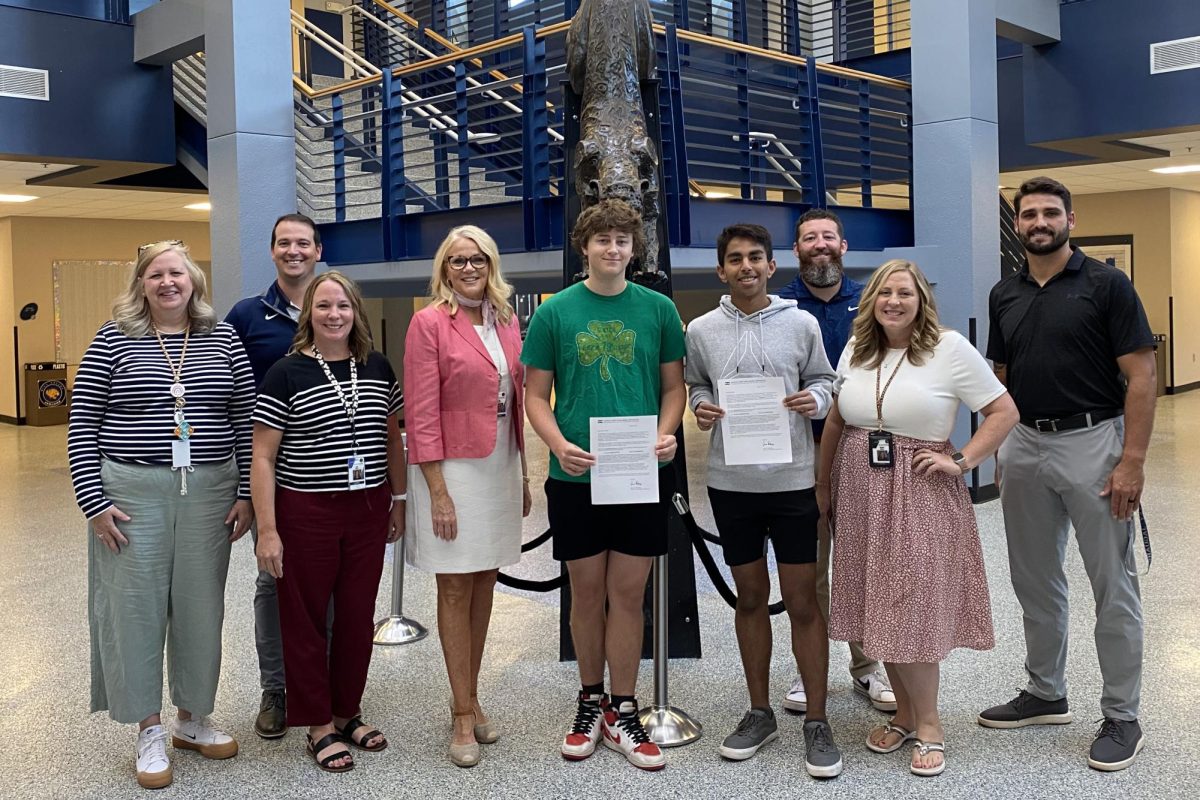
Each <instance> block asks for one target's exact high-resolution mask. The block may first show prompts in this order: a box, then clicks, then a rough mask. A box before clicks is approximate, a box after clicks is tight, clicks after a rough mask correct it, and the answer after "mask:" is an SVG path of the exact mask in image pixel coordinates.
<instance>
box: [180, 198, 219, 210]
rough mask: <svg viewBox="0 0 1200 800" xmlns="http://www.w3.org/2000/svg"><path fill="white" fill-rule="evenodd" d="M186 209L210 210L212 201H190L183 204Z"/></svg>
mask: <svg viewBox="0 0 1200 800" xmlns="http://www.w3.org/2000/svg"><path fill="white" fill-rule="evenodd" d="M184 208H186V209H187V210H188V211H212V203H210V202H208V201H207V200H206V201H205V202H203V203H192V204H191V205H186V206H184Z"/></svg>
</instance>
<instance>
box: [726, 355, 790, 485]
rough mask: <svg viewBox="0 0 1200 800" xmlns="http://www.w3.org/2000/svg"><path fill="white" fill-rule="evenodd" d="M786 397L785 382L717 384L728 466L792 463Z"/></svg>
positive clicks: (762, 378) (739, 380) (765, 378)
mask: <svg viewBox="0 0 1200 800" xmlns="http://www.w3.org/2000/svg"><path fill="white" fill-rule="evenodd" d="M784 397H785V389H784V388H783V378H775V377H768V376H766V375H759V376H754V377H746V378H722V379H720V380H718V381H717V404H718V405H719V406H721V408H723V409H725V416H724V418H723V419H721V421H720V423H721V443H722V444H723V445H724V446H725V463H726V464H728V465H730V466H732V465H735V464H790V463H791V461H792V429H791V420H790V419H789V418H788V414H790V413H791V412H790V411H788V410H787V408H785V407H784V405H783V398H784Z"/></svg>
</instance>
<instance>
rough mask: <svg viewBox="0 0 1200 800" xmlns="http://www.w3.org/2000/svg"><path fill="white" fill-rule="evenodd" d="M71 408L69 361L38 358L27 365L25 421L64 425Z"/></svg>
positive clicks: (39, 424) (34, 423) (30, 423)
mask: <svg viewBox="0 0 1200 800" xmlns="http://www.w3.org/2000/svg"><path fill="white" fill-rule="evenodd" d="M69 411H70V401H69V399H68V397H67V365H66V364H59V363H56V362H54V361H39V362H36V363H33V364H26V365H25V422H26V423H27V424H29V425H38V426H42V425H65V424H66V423H67V415H68V413H69Z"/></svg>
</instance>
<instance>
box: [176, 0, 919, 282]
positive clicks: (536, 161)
mask: <svg viewBox="0 0 1200 800" xmlns="http://www.w3.org/2000/svg"><path fill="white" fill-rule="evenodd" d="M553 5H554V4H552V3H531V4H523V5H521V6H518V7H517V8H513V9H508V10H509V12H511V16H513V17H515V16H517V13H516V12H517V11H521V13H523V14H527V15H528V14H534V15H535V16H537V15H539V14H540V15H545V14H549V15H550V16H553V14H554V13H558V14H559V19H560V20H561V13H562V9H561V8H560V9H558V11H557V12H556V11H555V10H554V8H551V6H553ZM526 6H528V8H527V7H526ZM676 6H679V4H676ZM664 7H665V6H664ZM656 8H658V6H656ZM665 8H668V10H669V7H665ZM659 11H660V12H661V11H662V8H659ZM342 13H343V14H344V15H346V16H347V17H348V18H349V19H350V20H351V23H352V25H353V32H354V41H355V45H356V47H355V48H354V49H353V50H352V49H350V48H346V47H345V46H344V45H342V44H341V42H340V41H339V40H337V39H335V38H334V37H331V36H329V35H328V34H325V33H324V32H322V31H319V30H316V29H315V26H313V25H310V24H308V23H306V21H305V20H304V18H303V17H300V16H297V15H293V20H292V23H293V31H294V35H295V36H296V37H297V41H298V43H299V48H300V51H301V59H300V64H301V71H300V74H298V75H296V76H295V79H294V87H295V126H296V164H297V173H296V177H297V205H298V207H299V209H300V210H301V211H302V212H304V213H306V214H309V215H310V216H312V217H313V218H314V219H315V220H317V222H318V223H320V224H321V225H322V236H323V238H324V239H325V240H326V241H330V242H336V246H330V247H329V248H328V251H329V252H331V253H337V254H338V256H339V258H342V259H344V260H345V262H347V263H364V262H379V261H396V260H407V259H413V258H424V257H428V256H429V255H431V252H427V251H428V250H430V248H431V246H432V244H431V243H432V242H436V241H438V240H440V235H441V233H444V231H445V229H446V228H447V227H449V226H450V225H454V224H461V223H463V222H474V223H477V224H481V225H485V226H487V227H488V228H489V230H493V231H494V233H495V234H496V238H497V240H498V241H499V242H500V244H501V247H502V249H504V250H505V251H509V252H511V251H514V250H516V251H523V252H530V251H537V250H556V249H561V247H562V246H563V235H564V229H565V225H564V221H563V216H564V213H565V210H564V208H563V203H562V197H563V195H564V190H565V184H564V180H565V179H566V170H567V165H566V164H565V153H566V148H565V147H564V140H563V128H564V125H563V122H564V121H563V109H564V103H563V96H562V83H563V81H564V80H565V62H566V57H565V56H566V54H565V40H566V30H567V27H568V23H566V22H563V21H558V22H556V23H554V24H550V25H544V26H541V27H532V26H530V27H525V28H524V29H522V30H521V31H520V32H519V33H516V34H512V35H509V36H504V37H501V38H500V39H497V40H494V41H491V42H487V43H484V44H480V45H476V46H473V47H469V48H464V47H462V46H460V45H459V44H457V43H455V41H453V40H452V39H451V38H449V37H447V36H444V35H442V34H439V33H437V32H435V31H434V30H432V29H431V28H430V27H429V26H426V25H424V24H422V23H421V22H419V21H417V19H416V18H414V17H412V16H411V15H409V14H407V13H405V12H404V11H403V10H402V9H399V8H396V7H395V6H393V5H391V4H389V3H387V2H385V1H384V0H358V2H357V3H356V4H355V5H353V6H349V7H346V8H345V9H343V11H342ZM676 16H678V14H676ZM714 19H715V18H712V17H710V18H709V19H708V20H707V21H706V25H707V26H708V27H710V28H713V27H714V25H716V23H715V22H714ZM511 21H512V20H511V19H507V20H501V21H500V22H501V24H508V23H510V22H511ZM735 21H736V20H735ZM717 22H719V20H717ZM745 22H746V21H745V20H743V21H740V22H738V23H737V25H734V26H733V28H732V29H731V30H732V31H733V32H734V33H736V32H738V31H739V30H744V29H745V27H746V26H745V24H744V23H745ZM739 26H740V27H739ZM476 27H477V26H476ZM768 27H770V26H768ZM793 27H794V26H793ZM717 28H721V25H716V28H714V29H717ZM780 30H782V29H780ZM655 39H656V45H657V49H658V61H659V81H660V92H659V109H660V119H659V123H660V128H661V133H662V141H661V142H660V158H661V160H662V164H663V205H664V208H665V209H666V215H667V219H668V221H669V229H668V232H669V240H670V243H671V245H672V246H673V247H711V246H712V243H713V239H714V237H715V234H716V232H717V231H719V230H720V229H721V227H723V226H724V225H725V224H727V223H728V222H729V221H730V219H732V218H735V217H736V218H746V219H756V220H760V221H763V222H764V223H765V224H770V225H772V226H773V227H775V228H776V229H781V228H783V229H786V228H788V227H790V224H791V222H792V221H794V219H795V217H796V216H797V215H798V214H799V213H801V212H802V211H803V210H804V209H806V208H808V207H812V206H826V205H828V206H836V207H837V208H838V210H839V213H840V214H841V215H842V216H843V217H844V218H853V223H852V224H853V225H854V228H855V231H856V233H857V232H860V231H861V232H862V233H861V234H859V235H856V245H858V246H863V247H867V248H882V247H886V246H903V245H907V244H911V242H912V218H911V212H910V211H909V208H910V189H909V187H910V185H911V174H910V173H911V136H910V131H909V128H908V121H909V117H910V113H911V96H910V95H911V93H910V89H909V86H908V84H906V83H904V82H902V81H896V80H892V79H889V78H884V77H881V76H875V75H869V74H867V73H862V72H857V71H854V70H849V69H845V68H842V67H838V66H836V65H832V64H822V63H818V61H817V59H816V58H814V57H813V56H799V55H794V54H788V53H783V52H772V51H767V50H762V49H759V48H757V47H753V46H748V45H746V44H744V43H740V42H737V41H734V40H733V39H731V38H728V37H720V36H710V35H707V34H703V33H697V32H695V31H688V30H683V29H681V28H679V27H677V26H676V25H675V24H674V23H668V24H666V25H656V28H655ZM318 47H319V48H321V49H323V50H324V51H325V52H328V53H332V54H333V55H335V57H337V58H338V59H339V60H340V61H342V63H343V64H344V65H345V75H346V77H345V78H344V79H341V80H339V79H336V78H324V77H320V76H314V75H312V74H308V73H307V72H306V71H305V70H304V66H303V65H305V64H306V63H309V62H311V58H310V57H307V56H306V55H305V54H306V53H308V52H310V51H312V49H313V48H318ZM175 91H176V101H177V105H178V108H179V111H178V112H177V113H179V114H180V115H186V117H187V118H188V119H190V120H192V121H194V123H195V125H196V126H198V127H199V129H200V130H203V128H202V126H203V124H204V118H205V103H204V61H203V56H202V55H196V56H192V57H190V58H188V59H184V60H183V61H180V62H178V63H177V65H176V67H175ZM185 127H186V126H185ZM193 139H194V137H193ZM192 149H195V147H193V148H192ZM182 150H183V147H182V146H181V151H182ZM190 157H191V158H192V160H193V161H195V162H197V165H198V166H199V167H203V166H204V164H203V163H201V162H202V161H203V158H202V153H194V154H192V155H191V156H190Z"/></svg>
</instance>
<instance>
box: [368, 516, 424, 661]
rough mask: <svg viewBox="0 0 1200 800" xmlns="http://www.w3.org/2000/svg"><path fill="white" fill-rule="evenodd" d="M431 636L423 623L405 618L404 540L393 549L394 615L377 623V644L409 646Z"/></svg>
mask: <svg viewBox="0 0 1200 800" xmlns="http://www.w3.org/2000/svg"><path fill="white" fill-rule="evenodd" d="M428 635H429V631H428V630H426V628H425V626H424V625H422V624H421V623H419V622H417V621H415V620H411V619H409V618H408V617H406V616H404V538H403V537H401V539H400V541H398V542H396V544H395V545H394V546H393V549H392V613H391V614H389V615H388V616H386V617H384V618H383V619H381V620H379V622H376V623H375V640H374V641H375V644H409V643H410V642H419V641H421V640H422V639H424V638H425V637H426V636H428Z"/></svg>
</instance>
